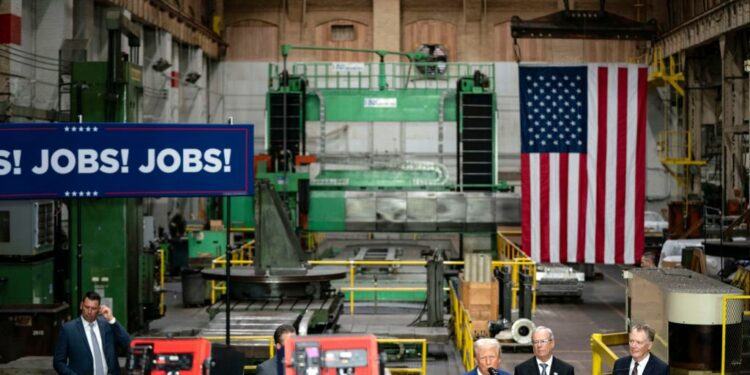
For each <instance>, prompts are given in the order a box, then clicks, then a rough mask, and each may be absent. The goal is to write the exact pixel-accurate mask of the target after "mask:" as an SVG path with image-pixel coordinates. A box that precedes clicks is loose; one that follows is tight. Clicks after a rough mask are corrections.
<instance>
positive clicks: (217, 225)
mask: <svg viewBox="0 0 750 375" xmlns="http://www.w3.org/2000/svg"><path fill="white" fill-rule="evenodd" d="M209 228H210V230H224V222H223V221H221V220H211V221H210V222H209Z"/></svg>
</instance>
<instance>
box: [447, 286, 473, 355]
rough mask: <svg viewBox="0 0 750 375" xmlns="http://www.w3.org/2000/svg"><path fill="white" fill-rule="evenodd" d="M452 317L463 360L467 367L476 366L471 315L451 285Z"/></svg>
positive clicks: (457, 345) (457, 344) (457, 343)
mask: <svg viewBox="0 0 750 375" xmlns="http://www.w3.org/2000/svg"><path fill="white" fill-rule="evenodd" d="M448 294H449V296H450V305H451V317H452V319H453V333H454V335H455V336H456V348H458V350H459V351H460V352H461V360H462V363H463V365H464V368H465V369H467V370H468V369H470V368H473V367H474V335H472V333H471V316H470V315H469V312H468V311H466V308H464V304H463V303H462V302H461V301H459V299H458V294H457V293H456V290H455V289H454V288H453V285H451V286H450V288H449V291H448Z"/></svg>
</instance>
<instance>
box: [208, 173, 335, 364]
mask: <svg viewBox="0 0 750 375" xmlns="http://www.w3.org/2000/svg"><path fill="white" fill-rule="evenodd" d="M255 194H256V195H255V217H256V219H257V220H256V229H255V236H256V237H255V250H254V262H253V265H252V266H243V267H230V268H229V270H228V272H229V275H228V279H229V285H230V288H229V304H230V308H231V313H230V315H229V316H230V324H229V328H230V333H231V334H232V335H240V336H272V335H273V331H274V329H275V328H276V327H277V326H279V325H281V324H292V325H294V326H295V327H297V331H298V333H299V334H301V335H304V334H307V333H316V332H317V333H320V332H324V331H325V330H327V329H330V328H332V327H333V326H334V325H335V324H336V322H337V320H338V317H339V315H340V314H341V311H342V309H343V295H342V294H341V293H340V292H338V291H336V290H334V289H333V288H332V287H331V281H332V280H336V279H343V278H345V277H346V272H345V271H342V270H340V269H339V270H330V269H325V268H323V267H317V268H309V267H308V266H307V264H306V260H307V259H306V258H307V257H306V254H305V253H304V252H303V250H302V247H301V245H300V241H299V238H298V237H297V236H296V235H295V234H294V230H293V228H292V225H291V222H290V220H289V216H288V214H287V212H286V208H285V206H284V204H283V202H282V201H281V198H280V197H279V194H278V193H277V192H276V191H275V189H274V188H273V186H272V185H271V183H270V182H269V181H267V180H258V181H257V184H256V189H255ZM226 272H227V270H226V269H224V268H215V269H204V270H203V271H202V273H203V277H204V278H205V279H207V280H215V281H226V280H227V274H226ZM225 303H227V302H226V301H222V302H219V303H217V304H216V305H214V306H213V307H212V308H211V310H213V311H214V312H216V313H217V314H216V316H215V317H214V319H213V320H212V321H211V322H210V323H209V326H208V328H206V329H204V330H202V331H201V335H202V336H221V335H224V334H226V331H225V330H226V326H227V324H226V314H225V313H224V312H222V311H224V310H225V309H226V305H225ZM235 345H246V346H248V347H253V346H255V347H257V345H254V344H251V343H241V342H235ZM247 350H248V351H249V350H250V349H249V348H248V349H247ZM264 350H266V353H267V348H265V349H264ZM249 356H254V355H252V354H250V355H249Z"/></svg>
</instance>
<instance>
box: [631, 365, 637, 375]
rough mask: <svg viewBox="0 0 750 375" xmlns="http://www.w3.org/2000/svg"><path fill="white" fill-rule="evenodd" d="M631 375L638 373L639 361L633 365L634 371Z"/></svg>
mask: <svg viewBox="0 0 750 375" xmlns="http://www.w3.org/2000/svg"><path fill="white" fill-rule="evenodd" d="M630 375H638V362H635V365H634V366H633V372H631V373H630Z"/></svg>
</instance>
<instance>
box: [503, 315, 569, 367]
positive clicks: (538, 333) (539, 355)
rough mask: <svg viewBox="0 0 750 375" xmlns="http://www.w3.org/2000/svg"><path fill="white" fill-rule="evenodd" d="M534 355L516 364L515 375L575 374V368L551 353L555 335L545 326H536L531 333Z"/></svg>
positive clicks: (553, 347)
mask: <svg viewBox="0 0 750 375" xmlns="http://www.w3.org/2000/svg"><path fill="white" fill-rule="evenodd" d="M531 344H532V345H533V349H534V357H532V358H531V359H529V360H528V361H526V362H524V363H521V364H520V365H518V366H516V370H515V372H514V374H515V375H575V369H574V368H573V366H571V365H569V364H568V363H566V362H565V361H563V360H561V359H558V358H557V357H554V356H553V355H552V351H553V350H554V349H555V335H554V334H553V333H552V330H551V329H549V328H547V327H545V326H539V327H536V329H535V330H534V332H533V333H532V334H531Z"/></svg>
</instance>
